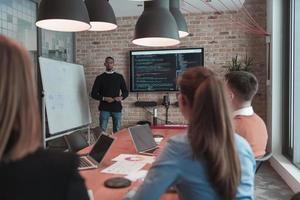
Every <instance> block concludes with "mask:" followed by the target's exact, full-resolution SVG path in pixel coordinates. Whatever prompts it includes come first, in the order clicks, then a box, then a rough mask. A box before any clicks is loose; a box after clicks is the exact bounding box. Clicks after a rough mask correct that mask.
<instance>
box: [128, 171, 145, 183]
mask: <svg viewBox="0 0 300 200" xmlns="http://www.w3.org/2000/svg"><path fill="white" fill-rule="evenodd" d="M147 173H148V171H147V170H139V171H137V172H133V173H131V174H128V175H127V176H125V178H127V179H129V180H131V181H136V180H139V179H142V180H143V179H144V178H145V177H146V175H147Z"/></svg>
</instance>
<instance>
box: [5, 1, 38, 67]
mask: <svg viewBox="0 0 300 200" xmlns="http://www.w3.org/2000/svg"><path fill="white" fill-rule="evenodd" d="M36 14H37V3H36V2H34V1H31V0H1V2H0V34H3V35H5V36H7V37H10V38H12V39H15V40H17V41H19V42H20V43H22V45H23V46H25V48H26V49H27V50H28V51H29V52H30V54H31V56H32V59H33V61H34V63H37V62H36V58H37V28H36V26H35V21H36Z"/></svg>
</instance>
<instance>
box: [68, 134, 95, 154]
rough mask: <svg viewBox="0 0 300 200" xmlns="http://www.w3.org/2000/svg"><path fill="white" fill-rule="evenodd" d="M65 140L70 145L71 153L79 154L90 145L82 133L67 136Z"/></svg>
mask: <svg viewBox="0 0 300 200" xmlns="http://www.w3.org/2000/svg"><path fill="white" fill-rule="evenodd" d="M64 139H65V141H66V143H67V145H68V149H69V151H71V152H77V151H79V150H81V149H83V148H85V147H87V146H89V144H88V143H87V141H86V140H85V139H84V137H83V136H82V135H81V134H80V133H72V134H70V135H65V136H64Z"/></svg>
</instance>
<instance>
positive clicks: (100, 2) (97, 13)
mask: <svg viewBox="0 0 300 200" xmlns="http://www.w3.org/2000/svg"><path fill="white" fill-rule="evenodd" d="M85 4H86V7H87V9H88V12H89V16H90V21H91V22H90V23H91V25H92V27H91V29H90V31H110V30H114V29H116V28H117V21H116V16H115V13H114V11H113V9H112V7H111V5H110V4H109V2H108V1H107V0H85Z"/></svg>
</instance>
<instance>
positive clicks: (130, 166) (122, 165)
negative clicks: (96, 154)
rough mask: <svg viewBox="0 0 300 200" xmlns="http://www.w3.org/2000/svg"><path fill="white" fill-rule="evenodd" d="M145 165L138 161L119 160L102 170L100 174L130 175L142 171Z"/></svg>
mask: <svg viewBox="0 0 300 200" xmlns="http://www.w3.org/2000/svg"><path fill="white" fill-rule="evenodd" d="M145 165H146V163H145V162H144V161H143V162H140V161H128V160H120V161H117V162H116V163H114V164H112V165H111V166H109V167H107V168H105V169H103V170H102V171H101V172H103V173H109V174H125V175H127V174H131V173H133V172H137V171H139V170H140V169H142V168H143V167H144V166H145Z"/></svg>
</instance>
